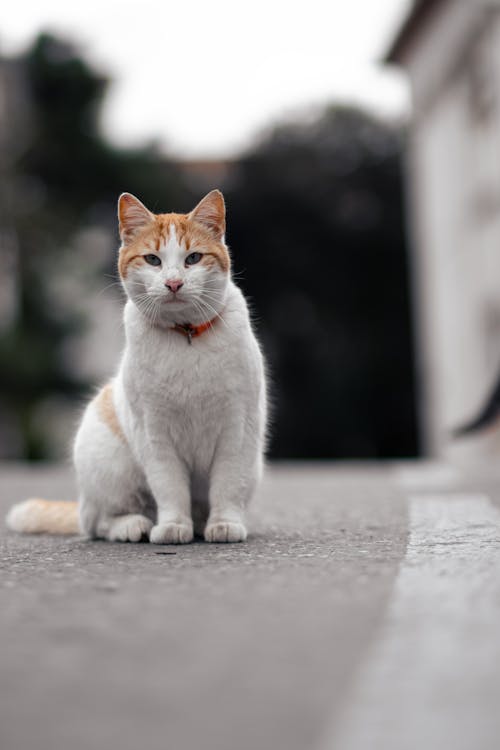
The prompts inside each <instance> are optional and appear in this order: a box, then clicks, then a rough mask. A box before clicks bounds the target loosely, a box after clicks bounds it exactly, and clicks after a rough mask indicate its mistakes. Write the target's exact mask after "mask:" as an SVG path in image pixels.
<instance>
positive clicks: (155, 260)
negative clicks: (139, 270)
mask: <svg viewBox="0 0 500 750" xmlns="http://www.w3.org/2000/svg"><path fill="white" fill-rule="evenodd" d="M142 257H143V258H144V260H145V261H146V263H149V265H150V266H161V260H160V258H159V257H158V256H157V255H152V254H151V255H143V256H142Z"/></svg>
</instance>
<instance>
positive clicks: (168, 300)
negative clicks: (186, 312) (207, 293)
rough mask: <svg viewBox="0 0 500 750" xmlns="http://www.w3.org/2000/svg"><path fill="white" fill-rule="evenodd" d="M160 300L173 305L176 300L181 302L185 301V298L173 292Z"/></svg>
mask: <svg viewBox="0 0 500 750" xmlns="http://www.w3.org/2000/svg"><path fill="white" fill-rule="evenodd" d="M162 302H163V304H164V305H175V303H176V302H177V303H181V304H182V303H184V302H186V300H185V299H184V298H183V297H179V296H178V295H177V294H175V295H169V296H168V297H164V298H163V300H162Z"/></svg>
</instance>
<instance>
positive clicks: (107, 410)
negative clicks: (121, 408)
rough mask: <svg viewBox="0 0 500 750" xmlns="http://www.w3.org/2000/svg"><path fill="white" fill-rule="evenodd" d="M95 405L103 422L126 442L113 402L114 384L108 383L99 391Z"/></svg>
mask: <svg viewBox="0 0 500 750" xmlns="http://www.w3.org/2000/svg"><path fill="white" fill-rule="evenodd" d="M95 404H96V406H97V410H98V412H99V416H100V417H101V419H102V421H103V422H105V423H106V424H107V426H108V427H109V429H110V430H111V432H113V433H114V434H115V435H116V436H117V437H119V438H120V440H123V441H124V442H125V435H124V434H123V430H122V427H121V424H120V422H119V421H118V416H117V414H116V409H115V405H114V402H113V385H112V383H107V384H106V385H105V386H104V388H102V389H101V390H100V391H99V393H98V394H97V396H96V399H95Z"/></svg>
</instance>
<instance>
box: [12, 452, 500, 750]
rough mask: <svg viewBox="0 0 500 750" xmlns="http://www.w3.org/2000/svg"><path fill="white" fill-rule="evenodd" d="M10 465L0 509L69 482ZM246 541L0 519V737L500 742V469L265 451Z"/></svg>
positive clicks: (193, 744) (348, 748)
mask: <svg viewBox="0 0 500 750" xmlns="http://www.w3.org/2000/svg"><path fill="white" fill-rule="evenodd" d="M74 494H75V490H74V484H73V477H72V473H71V470H69V469H68V468H65V467H62V466H56V467H50V466H49V467H36V468H27V467H24V466H19V465H17V466H16V465H3V466H0V513H1V515H2V517H4V516H5V513H6V511H7V509H8V508H9V507H10V505H11V504H12V503H13V502H15V501H18V500H20V499H24V498H26V497H29V496H41V497H48V498H54V499H72V498H73V497H74ZM250 531H251V533H250V537H249V540H248V542H246V543H244V544H237V545H222V544H217V545H208V544H206V543H203V542H199V543H195V544H192V545H187V546H183V547H157V546H154V545H149V544H139V545H132V544H111V543H105V542H90V541H87V540H85V539H81V538H77V537H65V538H61V537H59V538H57V537H41V536H40V537H37V536H31V537H29V536H19V535H16V534H14V533H12V532H8V531H7V530H6V529H5V526H4V525H3V523H2V524H1V528H0V545H1V546H0V565H1V572H0V644H1V647H0V746H1V748H2V750H32V749H33V750H35V749H36V750H60V749H61V750H62V749H63V748H64V750H66V749H67V748H71V750H84V748H85V750H88V749H89V748H120V750H129V749H130V750H132V749H134V750H137V748H140V749H141V750H156V749H158V750H159V749H160V748H161V749H162V750H170V748H172V750H195V749H196V748H204V750H250V748H251V749H252V750H256V749H258V750H268V749H269V750H282V749H283V750H285V749H286V750H413V749H415V750H416V749H417V748H419V750H421V749H422V748H425V750H434V749H435V750H447V748H448V747H449V748H453V750H471V749H472V748H474V750H497V749H498V748H499V747H500V711H499V710H498V707H499V706H500V470H498V469H496V468H495V467H489V468H482V469H476V470H471V469H468V470H465V469H460V468H452V467H447V466H441V465H436V464H406V465H392V464H391V465H381V466H376V465H335V464H309V465H307V464H290V465H278V466H273V467H271V468H269V469H268V471H267V476H266V480H265V483H264V485H263V487H262V490H261V492H260V495H259V498H258V500H257V502H256V503H255V505H254V508H253V511H252V514H251V519H250Z"/></svg>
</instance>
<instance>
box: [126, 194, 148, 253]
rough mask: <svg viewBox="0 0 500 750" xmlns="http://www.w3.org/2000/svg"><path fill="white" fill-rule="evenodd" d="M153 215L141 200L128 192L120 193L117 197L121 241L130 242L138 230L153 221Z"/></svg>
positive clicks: (140, 230)
mask: <svg viewBox="0 0 500 750" xmlns="http://www.w3.org/2000/svg"><path fill="white" fill-rule="evenodd" d="M154 218H155V217H154V215H153V214H152V213H151V211H148V209H147V208H146V206H145V205H144V204H143V203H141V201H140V200H139V199H138V198H136V197H135V196H134V195H131V194H130V193H122V194H121V195H120V197H119V199H118V219H119V222H120V237H121V241H122V242H123V243H124V244H126V243H127V242H131V241H132V240H133V239H134V237H136V235H137V234H139V232H142V230H143V229H145V228H146V227H147V225H148V224H150V223H151V222H153V221H154Z"/></svg>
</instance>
